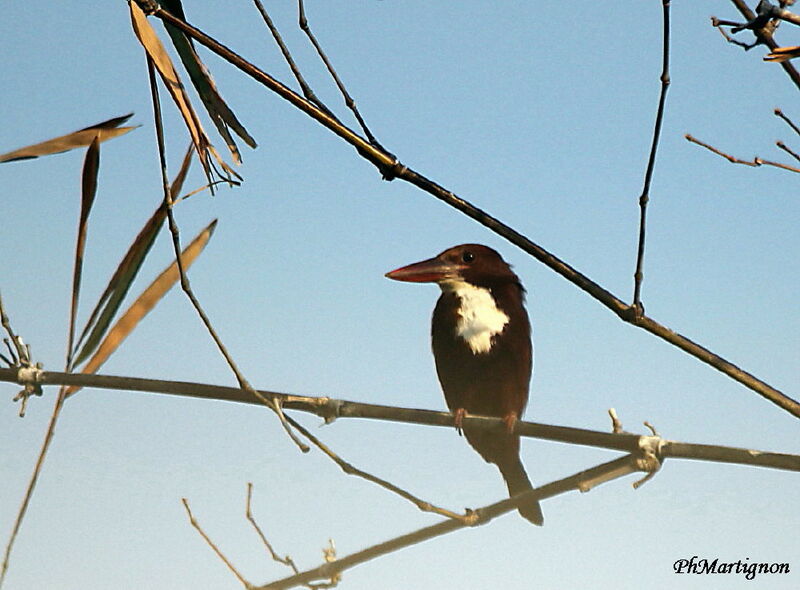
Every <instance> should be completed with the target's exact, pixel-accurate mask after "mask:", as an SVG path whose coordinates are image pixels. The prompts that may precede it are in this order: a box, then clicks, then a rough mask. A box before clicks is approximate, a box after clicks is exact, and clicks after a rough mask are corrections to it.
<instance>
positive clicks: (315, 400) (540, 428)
mask: <svg viewBox="0 0 800 590" xmlns="http://www.w3.org/2000/svg"><path fill="white" fill-rule="evenodd" d="M0 381H6V382H11V383H19V382H20V380H19V377H18V374H17V369H3V368H0ZM38 382H39V383H41V384H43V385H44V384H49V385H77V386H81V387H94V388H99V389H111V390H125V391H142V392H149V393H162V394H167V395H178V396H183V397H194V398H203V399H213V400H221V401H231V402H239V403H247V404H256V405H258V404H260V402H259V401H257V400H256V399H254V398H253V396H252V395H250V394H249V393H248V392H246V391H243V390H242V389H240V388H238V387H224V386H220V385H208V384H204V383H192V382H187V381H163V380H158V379H140V378H137V377H116V376H112V375H84V374H80V373H79V374H72V373H57V372H50V371H41V372H40V374H39V376H38ZM259 393H261V394H262V395H264V396H272V397H275V398H276V399H279V400H281V401H280V403H281V405H282V406H283V407H285V408H287V409H290V410H297V411H302V412H307V413H310V414H315V415H317V416H319V417H321V418H323V419H325V421H326V422H331V421H332V420H333V419H335V418H364V419H369V420H386V421H392V422H402V423H407V424H424V425H427V426H440V427H446V428H452V427H453V415H452V414H450V413H448V412H435V411H432V410H420V409H415V408H396V407H392V406H380V405H376V404H365V403H359V402H352V401H346V400H339V399H333V398H329V397H306V396H299V395H292V394H286V393H279V392H276V391H264V390H261V391H260V392H259ZM464 421H465V423H466V424H469V425H470V426H471V427H473V428H487V429H501V428H503V427H504V423H503V421H502V419H500V418H488V417H484V416H467V417H465V418H464ZM515 433H516V434H519V435H520V436H524V437H533V438H540V439H543V440H550V441H555V442H563V443H569V444H578V445H585V446H591V447H599V448H605V449H610V450H616V451H624V452H628V453H631V452H638V451H639V450H640V449H641V446H642V444H643V442H642V439H643V437H642V436H639V435H636V434H628V433H620V434H612V433H610V432H599V431H595V430H586V429H582V428H572V427H569V426H554V425H548V424H538V423H535V422H523V421H517V423H516V427H515ZM644 438H646V439H649V438H651V437H644ZM674 445H687V446H681V447H675V448H679V449H680V453H679V454H672V451H671V450H670V449H672V448H673V446H674ZM694 447H697V449H698V450H697V453H696V455H692V454H691V453H692V450H691V449H692V448H694ZM713 449H717V450H718V455H713V454H709V453H712V450H713ZM659 452H660V453H661V456H662V457H664V458H666V457H673V456H674V457H676V458H683V459H699V460H704V461H706V460H707V461H723V462H726V463H738V464H742V465H756V466H759V467H770V468H773V469H785V470H789V471H800V456H799V455H790V454H785V453H773V452H766V451H756V450H750V449H738V448H733V447H720V446H713V445H692V444H689V443H676V442H674V441H667V440H664V441H663V442H662V443H661V445H660V451H659Z"/></svg>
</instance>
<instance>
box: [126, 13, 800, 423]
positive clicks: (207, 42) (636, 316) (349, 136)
mask: <svg viewBox="0 0 800 590" xmlns="http://www.w3.org/2000/svg"><path fill="white" fill-rule="evenodd" d="M137 2H138V3H139V4H140V5H141V6H142V9H143V10H144V11H145V12H146V13H148V14H151V15H153V16H155V17H157V18H159V19H161V20H163V21H164V22H167V23H169V24H171V25H173V26H175V27H177V28H178V29H180V30H181V31H182V32H184V33H185V34H186V35H188V36H189V37H191V38H192V39H194V40H195V41H197V42H198V43H200V44H201V45H204V46H205V47H207V48H208V49H210V50H211V51H213V52H214V53H216V54H217V55H219V56H220V57H222V58H223V59H225V60H226V61H228V62H229V63H231V64H232V65H233V66H235V67H237V68H239V69H240V70H241V71H242V72H244V73H245V74H247V75H248V76H250V77H252V78H253V79H254V80H256V81H257V82H259V83H261V84H263V85H264V86H266V87H267V88H269V89H270V90H272V91H273V92H275V93H276V94H278V95H279V96H281V97H282V98H284V99H285V100H287V101H289V102H290V103H291V104H292V105H294V106H295V107H297V108H298V109H300V110H301V111H303V112H304V113H306V114H307V115H309V116H310V117H312V118H313V119H315V120H316V121H317V122H319V123H321V124H322V125H324V126H325V127H326V128H327V129H329V130H330V131H332V132H333V133H335V134H336V135H338V136H339V137H341V138H342V139H344V140H345V141H346V142H347V143H349V144H350V145H352V146H353V147H355V148H356V151H357V152H358V153H359V154H360V155H361V156H362V157H364V158H365V159H367V160H368V161H369V162H371V163H372V164H374V165H375V166H376V167H377V168H378V170H380V171H381V173H382V175H383V177H384V178H385V179H386V180H392V179H394V178H400V179H402V180H405V181H406V182H409V183H411V184H413V185H414V186H417V187H419V188H420V189H422V190H424V191H426V192H428V193H430V194H431V195H433V196H434V197H436V198H437V199H440V200H441V201H444V202H445V203H447V204H448V205H450V206H451V207H453V208H455V209H458V210H459V211H461V212H462V213H464V214H465V215H467V216H469V217H471V218H472V219H474V220H475V221H477V222H478V223H480V224H482V225H484V226H486V227H487V228H489V229H491V230H492V231H493V232H495V233H496V234H498V235H500V236H502V237H503V238H505V239H506V240H508V241H509V242H511V243H512V244H514V245H516V246H518V247H519V248H521V249H522V250H524V251H525V252H527V253H528V254H530V255H531V256H533V257H534V258H536V259H537V260H539V261H540V262H542V263H543V264H545V265H546V266H548V267H549V268H550V269H552V270H553V271H555V272H557V273H558V274H560V275H561V276H562V277H564V278H565V279H567V280H568V281H570V282H571V283H573V284H574V285H576V286H577V287H579V288H580V289H582V290H584V291H586V292H587V293H588V294H589V295H591V296H592V297H594V298H595V299H596V300H597V301H599V302H600V303H602V304H603V305H605V306H606V307H607V308H609V309H610V310H611V311H613V312H614V313H615V314H617V315H618V316H619V317H620V318H621V319H622V320H623V321H626V322H629V323H632V324H633V325H635V326H638V327H640V328H642V329H644V330H646V331H648V332H650V333H651V334H654V335H656V336H658V337H659V338H662V339H664V340H666V341H667V342H669V343H670V344H672V345H674V346H677V347H678V348H680V349H681V350H683V351H684V352H687V353H689V354H690V355H692V356H694V357H695V358H697V359H699V360H701V361H703V362H704V363H707V364H709V365H711V366H712V367H714V368H715V369H717V370H719V371H722V372H723V373H725V374H726V375H728V376H729V377H731V378H732V379H735V380H736V381H738V382H739V383H741V384H743V385H745V386H746V387H748V388H750V389H752V390H753V391H755V392H756V393H758V394H759V395H761V396H763V397H764V398H766V399H767V400H769V401H771V402H772V403H774V404H776V405H777V406H779V407H781V408H783V409H784V410H786V411H787V412H790V413H791V414H793V415H794V416H796V417H798V418H800V402H797V401H796V400H794V399H792V398H791V397H789V396H787V395H786V394H784V393H783V392H781V391H779V390H777V389H775V388H774V387H772V386H771V385H769V384H768V383H766V382H764V381H762V380H761V379H758V378H757V377H755V376H754V375H752V374H750V373H748V372H746V371H743V370H742V369H740V368H739V367H737V366H736V365H734V364H733V363H731V362H729V361H727V360H725V359H724V358H722V357H720V356H719V355H717V354H715V353H713V352H711V351H710V350H708V349H707V348H704V347H703V346H700V345H699V344H697V343H696V342H693V341H691V340H690V339H688V338H686V337H685V336H682V335H681V334H678V333H677V332H674V331H672V330H670V329H669V328H666V327H665V326H662V325H661V324H659V323H658V322H656V321H655V320H653V319H651V318H648V317H646V316H644V314H643V312H642V310H641V308H637V307H633V306H630V305H628V304H626V303H625V302H624V301H622V300H621V299H619V298H618V297H616V296H615V295H613V294H612V293H611V292H609V291H608V290H606V289H605V288H603V287H602V286H600V285H599V284H597V283H595V282H594V281H592V280H591V279H590V278H589V277H587V276H585V275H583V274H581V273H580V272H578V271H577V270H576V269H574V268H573V267H571V266H570V265H569V264H567V263H566V262H564V261H563V260H561V259H559V258H558V257H556V256H554V255H553V254H551V253H549V252H547V251H546V250H545V249H544V248H542V247H541V246H539V245H537V244H535V243H533V242H532V241H531V240H529V239H528V238H526V237H525V236H523V235H522V234H520V233H519V232H517V231H516V230H514V229H512V228H511V227H509V226H508V225H506V224H504V223H503V222H501V221H500V220H498V219H495V218H494V217H492V216H491V215H489V214H488V213H486V212H485V211H482V210H480V209H479V208H477V207H475V206H474V205H472V204H471V203H469V202H467V201H465V200H464V199H461V198H460V197H458V196H456V195H455V194H453V193H452V192H450V191H448V190H447V189H445V188H444V187H442V186H440V185H438V184H437V183H435V182H434V181H432V180H430V179H428V178H426V177H425V176H423V175H422V174H419V173H418V172H415V171H414V170H411V169H410V168H408V167H406V166H405V165H403V164H402V163H401V162H399V161H398V160H397V158H396V157H395V156H394V155H393V154H391V153H389V152H388V151H386V150H384V149H381V148H379V147H378V146H376V145H373V144H371V143H370V142H369V141H367V140H366V139H364V138H363V137H361V136H360V135H358V134H357V133H356V132H355V131H353V130H351V129H349V128H348V127H346V126H345V125H342V123H341V122H339V121H337V120H336V119H335V118H334V117H331V116H330V115H329V114H328V113H326V112H324V111H323V110H321V109H320V108H319V107H317V106H316V105H315V104H313V103H312V102H310V101H308V100H306V99H305V98H303V97H302V96H300V95H299V94H297V93H296V92H294V91H293V90H292V89H290V88H288V87H287V86H285V85H283V84H281V83H280V82H279V81H278V80H276V79H275V78H273V77H272V76H270V75H269V74H267V73H266V72H264V71H262V70H260V69H259V68H257V67H256V66H255V65H253V64H251V63H250V62H248V61H247V60H246V59H244V58H243V57H241V56H240V55H238V54H237V53H236V52H234V51H232V50H231V49H230V48H228V47H226V46H225V45H223V44H222V43H220V42H218V41H217V40H215V39H213V38H212V37H209V36H208V35H206V34H205V33H203V32H202V31H200V30H199V29H197V28H195V27H193V26H192V25H190V24H188V23H186V22H185V21H183V20H181V19H179V18H177V17H176V16H174V15H172V14H170V13H169V12H168V11H166V10H164V9H163V8H161V7H160V6H158V4H157V3H155V2H153V1H152V0H137Z"/></svg>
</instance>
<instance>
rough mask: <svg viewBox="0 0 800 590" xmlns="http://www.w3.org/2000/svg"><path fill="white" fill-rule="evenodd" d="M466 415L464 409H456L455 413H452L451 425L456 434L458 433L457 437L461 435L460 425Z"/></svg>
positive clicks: (461, 428)
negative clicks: (454, 428) (453, 425)
mask: <svg viewBox="0 0 800 590" xmlns="http://www.w3.org/2000/svg"><path fill="white" fill-rule="evenodd" d="M466 415H467V411H466V410H465V409H464V408H458V409H457V410H456V411H455V412H453V416H454V418H453V424H455V427H456V432H458V436H461V435H462V434H463V430H464V429H463V427H462V424H463V422H464V416H466Z"/></svg>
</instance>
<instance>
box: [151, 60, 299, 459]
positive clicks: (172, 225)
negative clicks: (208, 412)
mask: <svg viewBox="0 0 800 590" xmlns="http://www.w3.org/2000/svg"><path fill="white" fill-rule="evenodd" d="M147 71H148V76H149V81H150V94H151V98H152V101H153V117H154V119H155V128H156V140H157V143H158V156H159V161H160V164H161V166H160V167H161V180H162V184H163V190H164V203H165V205H166V207H167V221H168V226H169V230H170V235H171V236H172V245H173V248H174V251H175V259H176V262H177V265H178V272H179V274H180V277H181V281H180V282H181V289H182V290H183V292H184V293H185V294H186V296H187V297H188V298H189V301H190V302H191V304H192V307H194V309H195V311H196V312H197V314H198V316H199V317H200V320H201V321H202V322H203V325H204V326H205V327H206V330H207V331H208V333H209V334H210V336H211V338H212V339H213V340H214V343H215V344H216V345H217V349H218V350H219V351H220V353H221V354H222V356H223V357H224V358H225V361H226V362H227V363H228V366H229V367H230V369H231V370H232V371H233V374H234V375H235V376H236V380H237V381H238V383H239V387H241V388H242V389H244V390H246V391H247V392H249V393H251V394H252V395H254V396H255V397H256V398H258V399H259V400H260V401H261V402H262V403H263V404H264V405H266V406H267V407H269V408H271V409H272V410H273V411H274V412H275V413H276V415H277V416H278V418H279V419H280V421H281V424H282V425H283V427H284V429H285V430H286V433H287V434H288V435H289V438H290V439H291V440H292V441H294V443H295V444H296V445H297V447H298V448H299V449H300V450H301V451H302V452H304V453H307V452H308V451H309V448H308V446H307V445H305V444H304V443H303V442H302V441H301V440H300V439H299V438H297V435H295V433H294V432H292V430H291V428H290V427H289V425H288V423H287V422H286V419H285V417H284V416H283V412H281V410H280V407H279V406H278V405H277V403H276V401H275V400H274V399H270V398H267V397H264V396H262V395H261V394H259V393H258V392H257V391H256V390H255V389H253V387H252V386H251V385H250V383H249V382H248V381H247V379H246V378H245V376H244V375H243V374H242V372H241V371H240V370H239V367H238V366H237V365H236V362H235V361H234V360H233V357H232V356H231V355H230V353H229V352H228V349H227V348H226V347H225V345H224V343H223V342H222V339H221V338H220V337H219V335H218V334H217V332H216V330H215V329H214V327H213V326H212V325H211V320H210V319H209V318H208V315H206V313H205V311H204V310H203V308H202V306H201V305H200V301H199V300H198V299H197V297H196V296H195V294H194V291H193V290H192V288H191V285H190V283H189V277H187V276H186V270H185V268H184V266H183V260H182V257H181V243H180V232H179V230H178V224H177V223H176V221H175V215H174V211H173V206H174V200H173V195H172V191H171V190H170V186H169V180H168V177H167V163H166V153H165V148H164V128H163V123H162V118H161V101H160V99H159V96H158V84H157V80H156V73H155V66H154V64H153V61H152V59H151V58H150V56H149V55H148V56H147Z"/></svg>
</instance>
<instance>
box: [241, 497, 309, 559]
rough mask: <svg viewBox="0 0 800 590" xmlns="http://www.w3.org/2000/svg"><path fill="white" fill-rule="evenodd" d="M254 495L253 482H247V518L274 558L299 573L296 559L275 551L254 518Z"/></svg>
mask: <svg viewBox="0 0 800 590" xmlns="http://www.w3.org/2000/svg"><path fill="white" fill-rule="evenodd" d="M252 497H253V484H252V483H250V482H247V507H246V510H245V516H246V517H247V520H248V521H249V522H250V524H252V525H253V528H254V529H255V530H256V533H257V534H258V536H259V537H260V538H261V542H262V543H263V544H264V547H266V548H267V551H269V554H270V557H272V560H273V561H277V562H278V563H281V564H283V565H285V566H288V567H290V568H292V571H293V572H294V573H299V571H300V570H298V569H297V566H296V565H295V563H294V560H293V559H292V558H291V556H289V555H287V556H286V557H281V556H280V555H278V554H277V553H275V550H274V549H273V548H272V544H270V542H269V541H267V537H266V536H265V535H264V533H263V532H262V530H261V527H260V526H258V523H257V522H256V520H255V518H253V513H252V511H251V510H250V500H251V499H252Z"/></svg>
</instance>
